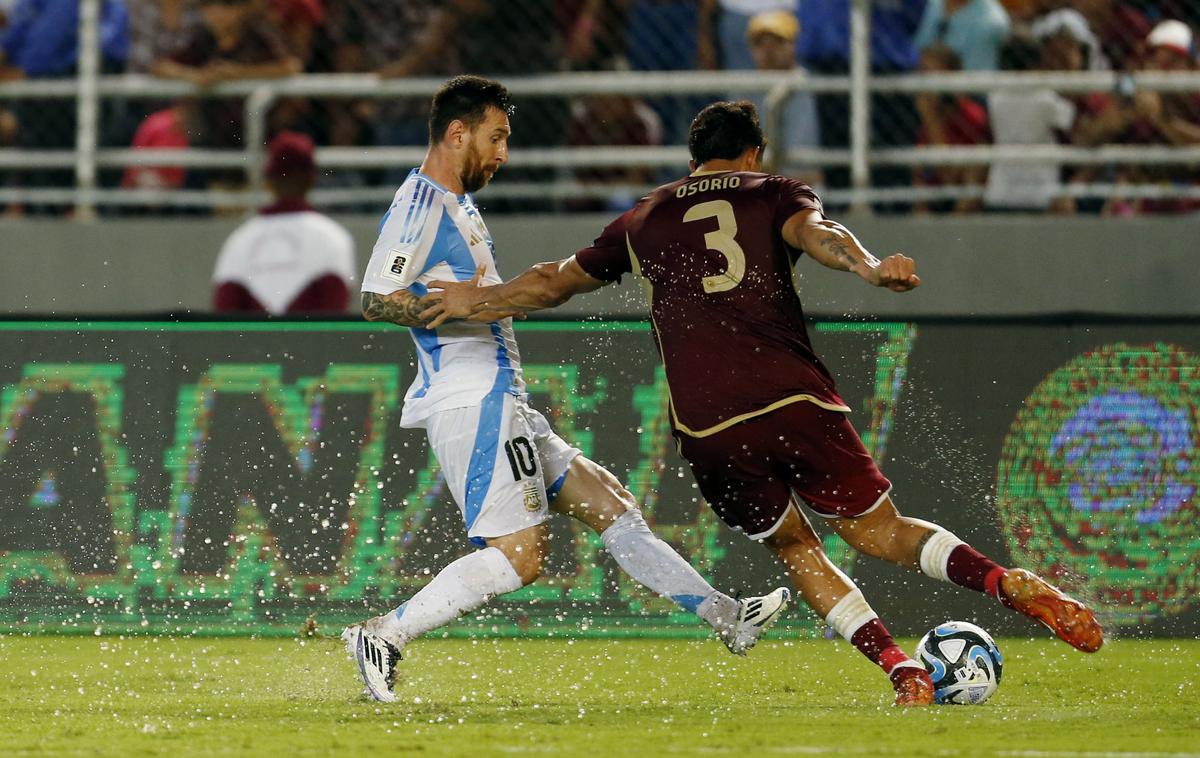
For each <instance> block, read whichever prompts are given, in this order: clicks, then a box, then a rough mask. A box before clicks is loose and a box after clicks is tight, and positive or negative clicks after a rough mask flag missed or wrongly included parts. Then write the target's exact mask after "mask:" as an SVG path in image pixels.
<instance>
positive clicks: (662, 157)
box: [0, 0, 1200, 218]
mask: <svg viewBox="0 0 1200 758" xmlns="http://www.w3.org/2000/svg"><path fill="white" fill-rule="evenodd" d="M98 7H99V6H98V2H97V0H83V2H82V4H81V14H80V24H81V34H80V65H79V75H78V76H77V77H76V78H74V79H67V80H40V81H39V80H34V81H18V82H7V83H0V100H15V99H41V98H76V100H77V114H78V129H77V135H76V144H75V149H74V150H57V151H30V150H18V149H0V169H28V168H59V169H73V170H74V173H75V187H74V188H68V189H50V188H20V189H16V188H10V189H0V202H3V203H12V202H34V203H56V204H73V205H75V206H77V207H78V209H79V211H80V213H79V214H77V215H79V216H82V217H85V218H86V217H88V216H89V215H90V213H91V211H92V210H93V208H94V206H95V205H107V206H137V205H147V204H150V205H158V206H177V207H212V206H226V205H230V206H244V205H247V204H249V203H255V202H260V201H261V199H262V197H263V193H262V188H261V185H260V172H259V167H260V166H261V164H262V159H263V149H264V148H263V146H264V144H265V141H266V140H265V137H266V128H267V127H266V119H267V113H268V112H269V111H270V108H271V106H272V105H273V104H274V103H275V102H276V101H277V100H279V99H281V98H288V97H318V98H326V99H336V98H355V99H379V100H383V99H389V98H428V97H430V96H432V95H433V93H434V92H436V91H437V89H438V88H439V87H440V86H441V85H442V83H443V80H441V79H435V78H411V79H381V78H379V77H378V76H375V75H372V74H356V75H338V74H327V75H306V76H295V77H291V78H287V79H277V80H262V81H241V82H229V83H224V84H220V85H217V86H214V87H211V88H207V89H203V90H201V89H198V88H196V87H194V86H193V85H191V84H189V83H185V82H176V81H166V80H161V79H156V78H153V77H146V76H137V75H123V76H100V75H99V41H98V39H97V34H96V28H97V23H96V20H97V18H98V13H99V11H98ZM865 8H866V4H865V3H864V2H862V0H856V2H855V5H854V12H853V14H852V16H851V40H852V61H851V67H850V75H849V76H812V75H809V74H807V73H804V72H755V71H719V72H707V71H685V72H676V71H672V72H638V73H627V72H626V73H617V72H596V73H574V74H548V75H544V76H536V77H514V78H512V79H507V80H505V84H506V85H507V86H508V87H509V89H510V90H511V91H512V92H513V93H514V94H515V95H517V96H520V97H563V98H568V97H581V96H588V95H607V94H631V95H637V96H645V97H649V96H661V95H708V96H713V97H719V96H728V95H729V94H739V95H740V94H746V93H756V94H763V95H765V103H766V108H765V113H764V114H763V120H764V124H765V126H766V128H767V131H768V136H769V137H771V148H770V151H771V152H770V153H769V155H768V162H769V164H771V165H783V164H784V163H787V164H792V165H797V164H799V165H809V166H817V167H830V166H849V167H850V172H851V177H852V182H851V183H852V187H851V188H850V189H849V190H841V191H837V190H834V191H828V192H826V193H825V195H826V197H827V199H829V200H831V201H833V202H839V203H853V204H864V203H870V202H874V201H892V200H922V199H953V198H960V197H977V196H979V194H980V193H981V191H982V190H981V189H980V188H979V187H968V186H957V187H955V186H951V187H933V188H923V187H899V188H878V187H871V186H870V184H869V174H870V168H871V167H872V166H882V165H893V166H894V165H913V166H915V165H924V166H961V165H979V164H991V163H994V162H996V161H1005V162H1025V163H1043V162H1045V163H1054V164H1061V165H1106V164H1113V163H1127V164H1155V165H1163V164H1200V147H1189V148H1170V147H1163V146H1132V145H1106V146H1102V147H1097V148H1081V147H1073V146H1061V145H1035V146H1013V145H981V146H973V147H911V148H888V149H875V148H872V147H871V146H870V144H869V139H870V134H869V124H870V112H869V108H870V95H871V93H873V92H905V93H920V92H940V93H976V94H983V93H989V92H996V91H1012V90H1029V89H1037V88H1046V89H1052V90H1055V91H1058V92H1063V93H1075V94H1078V93H1088V92H1097V91H1112V90H1113V89H1114V87H1115V85H1116V83H1117V74H1115V73H1113V72H1079V73H1049V72H1027V73H1001V72H995V73H992V72H987V73H980V72H972V73H953V74H936V75H917V74H909V75H900V76H887V77H873V76H871V75H870V70H869V61H868V60H867V55H868V53H869V42H868V41H869V33H870V29H869V13H867V12H865ZM1134 83H1135V85H1136V86H1137V87H1138V88H1141V89H1146V90H1153V91H1159V92H1200V73H1186V74H1184V73H1150V72H1146V73H1140V74H1136V75H1135V77H1134ZM797 93H841V94H846V95H848V96H849V102H850V123H849V125H848V128H849V132H850V146H849V149H846V150H820V149H809V150H796V151H790V152H786V153H785V150H786V141H787V140H786V139H782V138H780V136H779V134H780V132H781V131H782V130H783V129H784V128H786V125H785V124H784V123H783V118H782V114H783V111H784V106H785V105H786V104H787V101H788V98H790V97H791V96H793V95H794V94H797ZM179 97H198V98H211V97H229V98H239V99H242V100H243V102H244V110H245V126H244V129H245V134H244V135H243V137H244V139H243V143H244V144H245V145H246V147H245V149H243V150H205V149H187V150H157V151H154V150H131V149H105V148H100V147H99V146H98V143H99V140H98V135H99V129H98V123H97V122H98V114H99V110H100V109H99V105H100V103H101V101H103V100H106V99H169V98H179ZM25 128H29V126H28V125H25ZM423 155H424V148H422V147H363V148H332V147H328V148H320V149H319V150H318V152H317V160H318V162H319V163H320V165H321V166H322V167H324V168H329V169H354V168H379V167H380V166H396V167H404V166H411V165H415V164H417V163H419V162H420V160H421V158H422V156H423ZM688 157H689V156H688V153H687V149H686V147H684V146H666V147H575V148H572V147H566V148H532V149H531V148H524V149H521V150H519V151H516V152H514V153H513V154H512V156H511V164H510V165H512V166H519V167H530V168H554V169H560V170H561V172H560V173H563V174H565V173H566V172H568V171H569V170H571V169H583V168H610V167H654V168H682V167H684V166H686V165H687V161H688ZM167 165H169V166H180V167H186V168H208V169H240V170H242V171H244V172H245V175H246V179H247V183H248V184H249V190H248V191H247V192H209V191H182V190H180V191H176V192H157V191H156V192H138V191H129V190H104V189H97V188H96V176H97V171H98V170H99V169H102V168H119V167H125V166H167ZM649 188H650V187H649V185H646V186H641V185H638V186H631V187H624V188H615V187H613V186H612V185H607V184H606V185H589V184H586V183H581V182H578V181H575V180H574V179H572V178H570V177H569V175H563V176H560V177H559V178H558V179H555V180H552V181H549V182H544V183H536V184H518V183H512V182H499V183H497V184H496V185H494V186H493V187H489V189H488V194H489V196H492V197H514V198H526V197H528V198H543V199H551V200H570V199H575V198H605V197H609V196H611V195H612V194H613V193H614V192H617V191H624V192H644V191H645V190H647V189H649ZM392 192H393V188H391V187H379V188H367V189H357V190H325V191H321V192H318V193H316V195H315V199H316V200H317V201H318V202H322V203H324V204H327V205H334V206H336V205H343V206H344V205H360V204H363V203H381V202H385V201H386V200H387V199H388V198H390V197H391V195H392ZM1061 194H1062V195H1064V196H1074V197H1079V196H1087V197H1112V196H1127V197H1152V198H1162V197H1194V196H1195V195H1196V193H1195V190H1194V188H1191V187H1185V186H1181V187H1173V186H1160V185H1154V186H1149V185H1132V186H1131V185H1108V184H1089V185H1067V186H1064V187H1063V188H1062V191H1061Z"/></svg>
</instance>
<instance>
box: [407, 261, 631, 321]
mask: <svg viewBox="0 0 1200 758" xmlns="http://www.w3.org/2000/svg"><path fill="white" fill-rule="evenodd" d="M482 276H483V271H482V270H479V271H476V272H475V276H474V277H473V278H472V279H471V280H470V281H466V282H430V283H429V294H428V295H426V296H425V297H424V298H422V300H421V302H422V303H424V304H425V306H426V309H425V310H424V311H422V312H421V314H420V315H421V317H422V318H428V319H430V322H429V323H430V326H429V328H431V329H435V328H437V327H438V326H439V325H440V324H441V323H442V322H444V321H446V320H448V319H455V318H460V319H469V320H471V321H495V320H497V319H500V318H507V317H509V316H514V317H517V318H524V315H525V314H527V313H530V312H532V311H538V310H542V309H543V308H553V307H555V306H557V305H562V304H563V303H565V302H567V301H568V300H570V299H571V297H572V296H573V295H578V294H580V293H582V292H591V291H592V290H595V289H599V288H600V287H603V286H604V285H605V284H606V283H607V282H602V281H600V280H599V279H594V278H592V276H590V275H589V274H588V273H587V272H585V271H584V270H583V267H582V266H580V265H579V263H578V262H576V260H575V256H571V257H570V258H564V259H563V260H561V261H552V262H549V263H538V264H535V265H533V266H531V267H530V268H529V269H528V270H527V271H525V272H524V273H522V274H521V275H520V276H518V277H516V278H515V279H512V280H510V281H508V282H505V283H504V284H496V285H491V286H487V287H483V286H480V281H481V279H482Z"/></svg>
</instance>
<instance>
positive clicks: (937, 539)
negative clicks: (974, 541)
mask: <svg viewBox="0 0 1200 758" xmlns="http://www.w3.org/2000/svg"><path fill="white" fill-rule="evenodd" d="M929 526H931V527H933V529H934V532H933V536H932V537H930V538H929V539H927V540H925V544H924V545H923V546H922V547H921V554H920V555H919V556H917V559H918V560H919V561H920V563H921V570H922V571H924V572H925V574H926V576H931V577H933V578H934V579H940V580H941V581H943V582H948V581H950V574H949V573H948V570H947V566H948V565H949V563H950V554H951V553H953V552H954V549H955V548H956V547H958V546H959V545H965V544H966V543H965V542H963V541H962V540H960V539H959V538H958V537H955V536H954V535H953V534H951V533H950V532H948V531H946V530H945V529H943V528H941V527H940V526H934V525H933V524H930V525H929Z"/></svg>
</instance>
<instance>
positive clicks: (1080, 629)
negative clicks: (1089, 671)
mask: <svg viewBox="0 0 1200 758" xmlns="http://www.w3.org/2000/svg"><path fill="white" fill-rule="evenodd" d="M1000 590H1001V591H1002V592H1003V593H1004V596H1005V597H1006V598H1007V599H1008V605H1010V606H1011V607H1012V608H1013V609H1014V610H1017V611H1020V612H1021V613H1024V614H1025V615H1026V616H1028V617H1029V618H1031V619H1033V620H1034V621H1040V622H1041V623H1043V624H1045V625H1046V626H1048V627H1049V628H1050V630H1051V631H1053V632H1054V633H1055V634H1057V635H1058V638H1059V639H1060V640H1062V641H1063V642H1065V643H1067V644H1068V645H1070V646H1071V647H1074V648H1075V649H1076V650H1082V651H1083V652H1085V653H1094V652H1096V651H1097V650H1099V649H1100V646H1101V645H1103V644H1104V630H1103V629H1102V628H1101V627H1100V622H1098V621H1096V614H1095V613H1093V612H1092V610H1091V609H1090V608H1088V607H1087V606H1086V605H1084V604H1083V603H1081V602H1079V601H1078V600H1076V599H1074V598H1072V597H1068V596H1067V595H1065V594H1064V593H1063V592H1062V591H1061V590H1059V589H1058V588H1057V587H1055V586H1053V585H1051V584H1050V583H1048V582H1047V581H1046V580H1045V579H1042V578H1041V577H1040V576H1038V575H1037V574H1034V573H1033V572H1031V571H1026V570H1025V569H1019V568H1018V569H1009V570H1008V571H1006V572H1004V576H1002V577H1000Z"/></svg>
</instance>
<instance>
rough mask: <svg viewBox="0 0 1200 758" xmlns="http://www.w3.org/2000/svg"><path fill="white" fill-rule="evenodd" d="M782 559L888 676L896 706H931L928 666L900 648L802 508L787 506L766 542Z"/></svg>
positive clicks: (823, 611) (812, 599) (809, 597)
mask: <svg viewBox="0 0 1200 758" xmlns="http://www.w3.org/2000/svg"><path fill="white" fill-rule="evenodd" d="M763 541H764V543H765V544H766V545H767V547H768V548H769V549H770V550H771V551H772V552H773V553H775V555H776V556H778V557H779V559H780V560H781V561H783V564H784V566H785V567H786V568H787V572H788V576H789V577H790V578H791V580H792V583H793V584H794V585H795V587H796V590H797V592H799V593H800V595H801V597H803V598H804V600H805V602H807V603H808V605H809V607H811V608H812V609H813V610H814V611H816V612H817V613H819V614H820V615H821V616H822V617H824V619H825V621H826V623H828V624H829V626H830V627H831V628H833V630H834V631H836V632H837V633H838V634H839V635H841V636H842V637H843V638H844V639H845V640H846V641H848V642H849V643H850V644H852V645H854V647H855V648H857V649H858V651H859V652H860V653H862V654H863V655H864V656H866V658H867V659H868V660H870V661H871V662H873V663H875V664H876V665H878V666H879V667H880V668H881V669H883V672H884V673H885V674H887V676H888V679H889V680H890V681H891V683H892V687H893V689H894V690H895V692H896V698H895V700H894V701H893V702H894V704H895V705H898V706H920V705H929V704H931V703H932V702H933V682H932V680H930V678H929V674H928V673H927V672H926V671H925V669H924V667H923V666H921V664H919V663H917V662H916V661H914V660H912V659H911V658H909V657H908V655H907V654H906V653H905V652H904V651H903V650H901V649H900V647H899V646H898V645H897V644H896V642H895V640H893V639H892V635H891V634H890V633H889V632H888V630H887V627H885V626H884V625H883V622H882V621H881V620H880V619H879V616H878V615H877V614H876V613H875V611H874V610H873V609H872V608H871V606H870V605H869V604H868V603H867V601H866V598H864V597H863V594H862V592H861V591H860V590H859V589H858V587H856V586H855V584H854V582H853V581H851V579H850V577H848V576H846V575H845V574H844V573H842V572H841V570H839V569H838V567H837V566H835V565H834V564H833V562H832V561H831V560H829V557H828V556H827V555H826V554H825V551H824V549H823V548H822V546H821V540H820V538H819V537H818V536H817V533H816V532H815V531H813V528H812V525H811V524H810V523H809V522H808V519H807V518H805V517H804V514H802V513H801V512H800V511H799V509H798V508H796V507H794V506H793V507H789V508H788V509H787V511H786V512H785V514H784V516H783V518H782V520H781V521H780V523H779V525H778V527H777V528H776V529H775V530H774V531H773V532H772V533H771V534H770V535H769V536H767V537H766V538H765V539H764V540H763Z"/></svg>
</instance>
